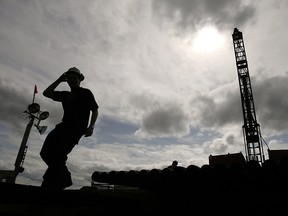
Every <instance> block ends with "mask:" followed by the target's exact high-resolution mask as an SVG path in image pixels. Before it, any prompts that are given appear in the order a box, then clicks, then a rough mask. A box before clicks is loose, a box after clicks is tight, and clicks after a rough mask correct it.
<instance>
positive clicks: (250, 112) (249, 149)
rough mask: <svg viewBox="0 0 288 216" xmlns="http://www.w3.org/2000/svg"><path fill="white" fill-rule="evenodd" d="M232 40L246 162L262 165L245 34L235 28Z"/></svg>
mask: <svg viewBox="0 0 288 216" xmlns="http://www.w3.org/2000/svg"><path fill="white" fill-rule="evenodd" d="M232 38H233V45H234V52H235V59H236V66H237V72H238V79H239V87H240V95H241V102H242V112H243V118H244V125H243V126H242V129H243V136H244V144H245V152H246V160H247V161H250V160H255V161H258V162H259V163H261V164H262V163H263V162H264V160H265V157H264V154H263V145H262V139H261V133H260V125H259V124H258V123H257V119H256V112H255V106H254V100H253V94H252V87H251V81H250V76H249V69H248V62H247V58H246V52H245V46H244V40H243V34H242V32H240V31H239V30H238V29H237V28H234V32H233V34H232Z"/></svg>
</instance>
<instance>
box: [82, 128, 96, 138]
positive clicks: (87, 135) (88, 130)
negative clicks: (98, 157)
mask: <svg viewBox="0 0 288 216" xmlns="http://www.w3.org/2000/svg"><path fill="white" fill-rule="evenodd" d="M93 130H94V128H93V127H88V128H87V129H86V132H85V135H84V136H85V137H89V136H91V135H92V134H93Z"/></svg>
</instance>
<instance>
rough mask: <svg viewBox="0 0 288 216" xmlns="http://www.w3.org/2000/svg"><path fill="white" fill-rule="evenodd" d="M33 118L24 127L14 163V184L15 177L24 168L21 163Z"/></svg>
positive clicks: (31, 116) (32, 116)
mask: <svg viewBox="0 0 288 216" xmlns="http://www.w3.org/2000/svg"><path fill="white" fill-rule="evenodd" d="M34 119H35V116H34V115H30V121H29V123H28V124H27V126H26V129H25V133H24V135H23V139H22V142H21V145H20V148H19V151H18V155H17V158H16V161H15V164H14V165H15V170H14V172H15V179H14V183H15V181H16V177H17V175H18V174H19V173H21V172H23V170H24V168H23V167H22V163H23V162H24V158H25V154H26V149H27V141H28V137H29V134H30V131H31V128H32V126H33V122H34Z"/></svg>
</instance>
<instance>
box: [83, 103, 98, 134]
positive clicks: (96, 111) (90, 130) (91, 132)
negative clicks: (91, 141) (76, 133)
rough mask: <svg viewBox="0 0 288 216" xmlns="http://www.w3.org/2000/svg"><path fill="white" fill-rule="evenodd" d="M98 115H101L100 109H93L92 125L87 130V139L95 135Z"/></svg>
mask: <svg viewBox="0 0 288 216" xmlns="http://www.w3.org/2000/svg"><path fill="white" fill-rule="evenodd" d="M98 115H99V112H98V108H95V109H93V110H92V115H91V119H90V124H89V127H88V128H87V129H86V133H85V137H88V136H91V135H92V134H93V130H94V125H95V123H96V120H97V118H98Z"/></svg>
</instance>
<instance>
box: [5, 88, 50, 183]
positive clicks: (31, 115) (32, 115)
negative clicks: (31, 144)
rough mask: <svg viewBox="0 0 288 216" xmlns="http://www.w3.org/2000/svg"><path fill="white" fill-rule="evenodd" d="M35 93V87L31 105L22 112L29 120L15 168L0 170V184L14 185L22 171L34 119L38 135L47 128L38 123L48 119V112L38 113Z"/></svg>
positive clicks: (38, 107)
mask: <svg viewBox="0 0 288 216" xmlns="http://www.w3.org/2000/svg"><path fill="white" fill-rule="evenodd" d="M36 93H37V88H36V85H35V88H34V94H33V100H32V103H31V104H30V105H28V106H27V109H26V110H25V111H24V112H23V115H24V118H26V119H29V122H28V124H27V126H26V129H25V132H24V135H23V138H22V142H21V145H20V148H19V151H18V155H17V158H16V160H15V164H14V165H15V168H14V170H0V181H1V182H9V183H14V184H15V181H16V177H17V175H18V174H19V173H22V172H23V171H24V167H23V163H24V159H25V156H26V152H27V149H28V146H27V141H28V137H29V134H30V131H31V128H32V126H33V124H34V121H35V119H36V120H38V122H37V123H36V124H34V126H35V127H36V128H37V129H38V131H39V133H40V134H43V133H44V132H45V131H46V129H47V126H40V122H41V121H42V120H45V119H47V118H48V117H49V112H47V111H43V112H42V111H40V105H39V104H38V103H35V102H34V99H35V94H36Z"/></svg>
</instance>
